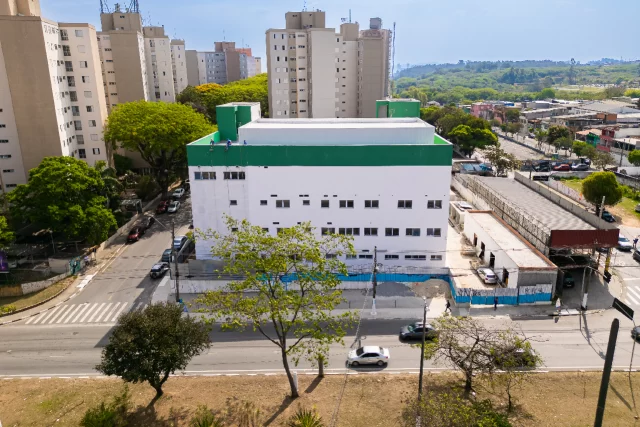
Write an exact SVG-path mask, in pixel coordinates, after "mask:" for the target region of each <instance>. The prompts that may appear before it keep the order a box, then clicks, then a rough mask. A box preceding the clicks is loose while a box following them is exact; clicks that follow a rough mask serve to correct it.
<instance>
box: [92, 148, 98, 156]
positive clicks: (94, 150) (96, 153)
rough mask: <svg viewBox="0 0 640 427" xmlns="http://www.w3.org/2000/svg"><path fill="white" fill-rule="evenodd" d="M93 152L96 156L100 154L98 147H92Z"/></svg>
mask: <svg viewBox="0 0 640 427" xmlns="http://www.w3.org/2000/svg"><path fill="white" fill-rule="evenodd" d="M93 154H95V155H96V156H97V155H99V154H100V149H99V148H94V149H93Z"/></svg>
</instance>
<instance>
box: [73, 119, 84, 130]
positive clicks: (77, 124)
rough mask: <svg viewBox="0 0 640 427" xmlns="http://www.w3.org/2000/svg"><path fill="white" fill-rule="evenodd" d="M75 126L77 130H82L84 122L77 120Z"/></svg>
mask: <svg viewBox="0 0 640 427" xmlns="http://www.w3.org/2000/svg"><path fill="white" fill-rule="evenodd" d="M73 124H74V125H75V127H76V130H82V122H81V121H80V120H75V121H74V122H73Z"/></svg>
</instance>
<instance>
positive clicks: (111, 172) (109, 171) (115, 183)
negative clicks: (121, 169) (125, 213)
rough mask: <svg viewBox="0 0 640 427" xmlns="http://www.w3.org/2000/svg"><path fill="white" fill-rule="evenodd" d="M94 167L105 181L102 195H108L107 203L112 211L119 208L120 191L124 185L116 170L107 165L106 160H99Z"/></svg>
mask: <svg viewBox="0 0 640 427" xmlns="http://www.w3.org/2000/svg"><path fill="white" fill-rule="evenodd" d="M94 168H95V170H97V171H98V173H99V174H100V177H101V178H102V182H104V190H103V192H102V194H101V195H102V196H104V197H106V199H107V204H108V205H109V208H110V209H111V210H112V211H113V210H116V209H118V207H119V206H120V200H121V197H120V193H122V190H123V189H124V187H123V185H122V184H121V183H120V181H119V180H118V177H117V172H116V170H115V169H114V168H111V167H109V166H107V162H105V161H104V160H99V161H97V162H96V164H95V166H94Z"/></svg>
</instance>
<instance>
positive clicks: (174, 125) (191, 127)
mask: <svg viewBox="0 0 640 427" xmlns="http://www.w3.org/2000/svg"><path fill="white" fill-rule="evenodd" d="M214 130H215V128H214V126H212V125H211V124H210V123H209V122H208V121H207V119H206V118H205V117H204V116H203V115H202V114H199V113H196V112H195V111H194V110H193V109H192V108H191V107H188V106H186V105H183V104H168V103H165V102H146V101H136V102H129V103H126V104H120V105H118V106H117V107H116V108H114V109H113V111H112V112H111V114H110V115H109V118H108V120H107V125H106V128H105V136H104V137H105V141H108V142H110V143H112V144H113V145H114V146H118V147H121V148H125V149H127V150H130V151H137V152H138V153H140V155H141V156H142V158H143V159H144V160H145V161H146V162H147V163H149V165H150V166H151V170H152V173H153V176H154V177H155V179H156V182H157V183H158V184H159V185H160V188H161V189H162V192H163V194H166V192H167V188H168V187H169V184H170V183H171V181H172V180H174V179H175V178H178V177H181V176H183V175H186V171H187V158H186V156H187V154H186V153H187V151H186V145H187V144H189V143H191V142H193V141H195V140H196V139H199V138H202V137H203V136H205V135H207V134H210V133H212V132H213V131H214Z"/></svg>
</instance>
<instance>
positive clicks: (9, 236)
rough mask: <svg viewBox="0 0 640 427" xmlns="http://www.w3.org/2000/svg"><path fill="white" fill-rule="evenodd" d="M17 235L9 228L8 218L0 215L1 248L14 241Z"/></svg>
mask: <svg viewBox="0 0 640 427" xmlns="http://www.w3.org/2000/svg"><path fill="white" fill-rule="evenodd" d="M14 238H15V236H14V234H13V231H11V229H10V228H9V224H8V223H7V218H6V217H4V216H0V248H6V247H7V246H9V245H10V244H11V243H13V240H14Z"/></svg>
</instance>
